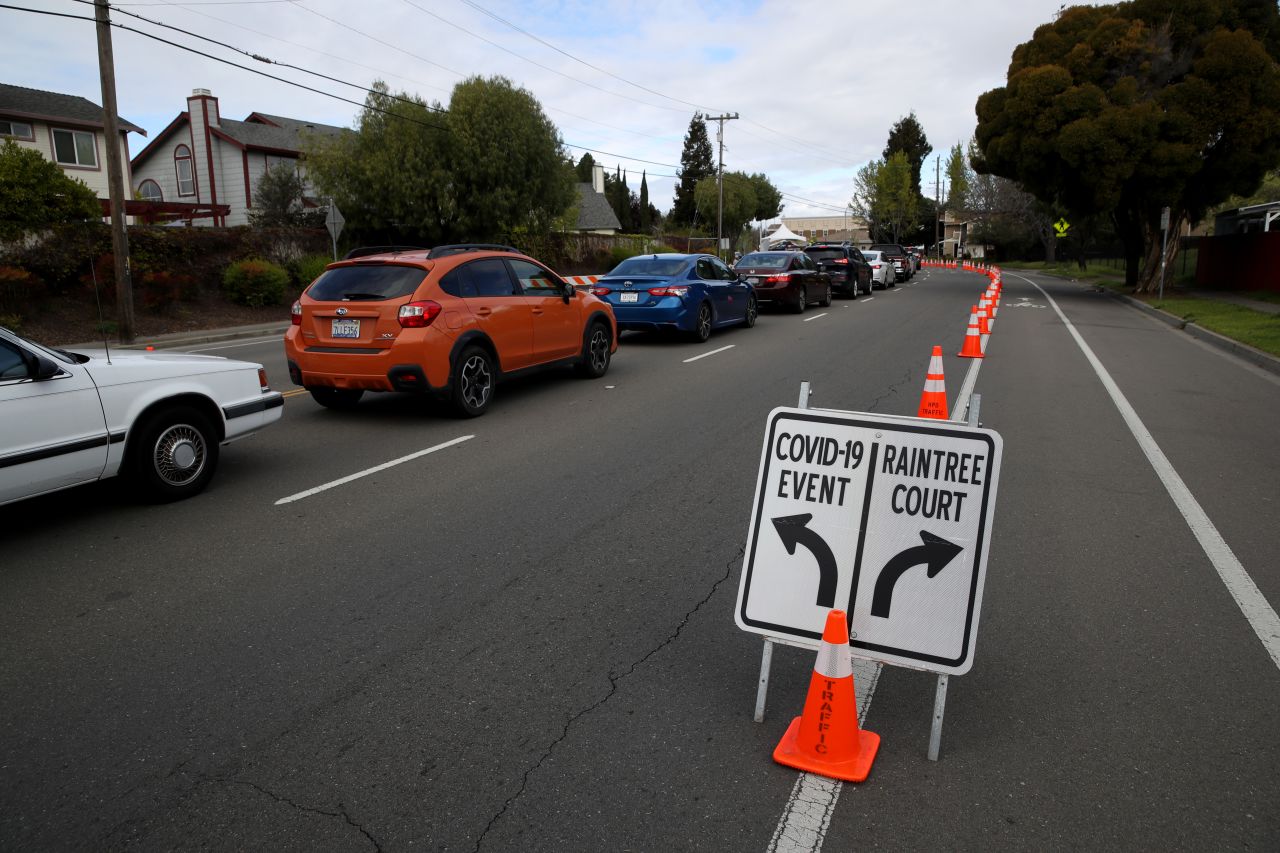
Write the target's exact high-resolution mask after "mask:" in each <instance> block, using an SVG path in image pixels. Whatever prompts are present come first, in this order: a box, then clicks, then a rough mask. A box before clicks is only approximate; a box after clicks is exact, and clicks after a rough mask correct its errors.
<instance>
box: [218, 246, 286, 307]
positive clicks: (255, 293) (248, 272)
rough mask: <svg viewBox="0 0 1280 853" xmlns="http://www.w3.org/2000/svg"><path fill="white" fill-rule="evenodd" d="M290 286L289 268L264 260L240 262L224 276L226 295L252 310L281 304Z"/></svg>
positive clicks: (228, 269)
mask: <svg viewBox="0 0 1280 853" xmlns="http://www.w3.org/2000/svg"><path fill="white" fill-rule="evenodd" d="M288 287H289V273H288V272H287V271H286V270H285V268H284V267H282V266H280V265H279V264H273V263H271V261H264V260H262V259H261V258H251V259H250V260H247V261H237V262H236V263H234V264H232V265H231V266H229V267H227V270H226V272H224V273H223V274H222V290H223V292H224V293H226V294H227V296H228V297H229V298H230V299H231V301H232V302H238V303H240V304H241V305H248V306H249V307H251V308H261V307H262V306H264V305H278V304H280V302H281V301H282V300H283V299H284V294H285V291H286V290H287V289H288Z"/></svg>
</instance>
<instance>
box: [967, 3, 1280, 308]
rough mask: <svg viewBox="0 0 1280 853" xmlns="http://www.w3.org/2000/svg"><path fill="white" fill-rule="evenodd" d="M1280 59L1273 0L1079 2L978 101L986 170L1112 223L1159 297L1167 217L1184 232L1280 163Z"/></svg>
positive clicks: (1279, 25)
mask: <svg viewBox="0 0 1280 853" xmlns="http://www.w3.org/2000/svg"><path fill="white" fill-rule="evenodd" d="M1278 59H1280V11H1278V10H1277V7H1276V4H1275V2H1273V0H1194V2H1187V1H1185V0H1184V2H1178V0H1135V2H1127V3H1118V4H1114V5H1108V6H1090V7H1079V6H1077V7H1071V8H1069V9H1066V10H1065V11H1063V12H1062V13H1061V14H1060V15H1059V16H1058V18H1057V19H1056V20H1055V21H1054V22H1053V23H1050V24H1045V25H1042V26H1041V27H1039V28H1038V29H1037V30H1036V31H1035V34H1034V36H1033V37H1032V39H1031V40H1030V41H1028V42H1026V43H1024V44H1022V45H1019V46H1018V47H1017V48H1016V49H1015V50H1014V52H1013V58H1012V60H1011V62H1010V64H1009V71H1008V77H1007V82H1006V85H1004V86H1002V87H1000V88H998V89H993V90H992V91H990V92H987V93H986V94H984V95H982V96H981V97H980V98H979V99H978V103H977V114H978V129H977V140H978V146H979V149H980V151H981V154H980V156H979V157H978V158H977V160H976V162H975V164H974V165H975V166H976V168H977V169H978V170H979V171H982V172H989V173H992V174H996V175H1003V176H1005V177H1008V178H1012V179H1014V180H1016V181H1018V182H1019V183H1020V184H1021V185H1022V186H1023V187H1024V188H1026V189H1027V190H1028V191H1029V192H1031V193H1033V194H1034V195H1035V196H1036V197H1037V198H1039V199H1040V200H1041V202H1043V203H1045V204H1047V205H1055V204H1056V205H1060V206H1061V207H1063V208H1065V209H1066V210H1067V211H1069V212H1070V213H1071V214H1072V216H1075V217H1079V218H1083V217H1090V216H1096V215H1099V214H1101V215H1105V216H1109V217H1111V218H1112V220H1113V221H1114V224H1115V227H1116V231H1117V232H1118V233H1119V235H1120V238H1121V240H1122V241H1123V243H1124V249H1125V260H1126V264H1125V277H1126V281H1127V282H1128V283H1129V284H1130V285H1131V286H1133V287H1134V288H1135V289H1136V290H1138V291H1146V290H1150V289H1152V288H1153V286H1154V284H1155V282H1156V280H1157V276H1158V275H1159V269H1160V262H1161V257H1160V239H1159V230H1158V229H1159V223H1160V213H1161V208H1163V207H1165V206H1168V207H1169V208H1171V211H1172V217H1171V227H1170V231H1171V232H1172V233H1177V231H1178V229H1179V228H1180V227H1181V225H1182V224H1183V223H1185V222H1186V221H1188V220H1190V221H1193V222H1194V221H1199V220H1200V219H1201V218H1202V217H1203V216H1204V215H1205V213H1206V212H1207V211H1208V210H1209V209H1210V208H1211V207H1212V206H1213V205H1215V204H1217V203H1218V202H1221V201H1222V200H1224V199H1226V198H1227V197H1229V196H1231V195H1232V194H1246V193H1249V192H1252V191H1253V190H1254V188H1256V187H1257V186H1258V183H1259V182H1260V180H1261V179H1262V177H1263V175H1264V174H1265V173H1266V172H1267V170H1268V169H1273V168H1275V167H1276V166H1277V165H1280V66H1278V65H1277V60H1278ZM1177 242H1178V241H1176V240H1171V241H1169V255H1168V256H1166V258H1165V259H1166V260H1169V259H1171V258H1172V255H1173V253H1174V252H1176V250H1177Z"/></svg>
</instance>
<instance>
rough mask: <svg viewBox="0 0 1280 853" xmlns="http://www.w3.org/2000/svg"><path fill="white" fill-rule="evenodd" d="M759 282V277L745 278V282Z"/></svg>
mask: <svg viewBox="0 0 1280 853" xmlns="http://www.w3.org/2000/svg"><path fill="white" fill-rule="evenodd" d="M759 283H760V279H758V278H755V277H752V278H749V279H747V284H759Z"/></svg>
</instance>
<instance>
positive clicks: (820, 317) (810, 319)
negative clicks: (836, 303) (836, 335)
mask: <svg viewBox="0 0 1280 853" xmlns="http://www.w3.org/2000/svg"><path fill="white" fill-rule="evenodd" d="M825 316H827V312H826V311H823V312H822V313H821V314H814V315H813V316H812V317H806V318H805V322H806V323H811V322H813V321H814V320H821V319H822V318H823V317H825Z"/></svg>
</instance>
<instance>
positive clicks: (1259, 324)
mask: <svg viewBox="0 0 1280 853" xmlns="http://www.w3.org/2000/svg"><path fill="white" fill-rule="evenodd" d="M1266 296H1267V299H1266V301H1268V302H1275V301H1280V299H1277V298H1276V297H1277V295H1274V294H1267V295H1266ZM1249 298H1250V299H1253V298H1256V295H1255V294H1252V293H1250V294H1249ZM1144 301H1145V302H1147V304H1149V305H1151V306H1152V307H1155V308H1159V309H1160V310H1161V311H1167V312H1169V313H1170V314H1173V315H1175V316H1177V317H1181V318H1182V319H1184V320H1186V321H1188V322H1194V323H1195V324H1196V325H1198V326H1203V327H1204V328H1206V329H1208V330H1210V331H1212V332H1217V333H1218V334H1220V335H1225V336H1226V337H1228V338H1231V339H1232V340H1234V341H1239V342H1240V343H1242V344H1248V345H1249V346H1251V347H1254V348H1256V349H1260V350H1262V351H1263V352H1268V353H1271V354H1272V355H1275V356H1280V314H1267V313H1266V312H1263V311H1254V310H1253V309H1252V308H1245V307H1243V306H1241V305H1232V304H1230V303H1228V302H1218V301H1216V300H1213V299H1197V298H1196V297H1194V296H1179V297H1177V298H1174V299H1163V300H1162V299H1158V298H1156V297H1150V298H1148V299H1146V300H1144Z"/></svg>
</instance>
